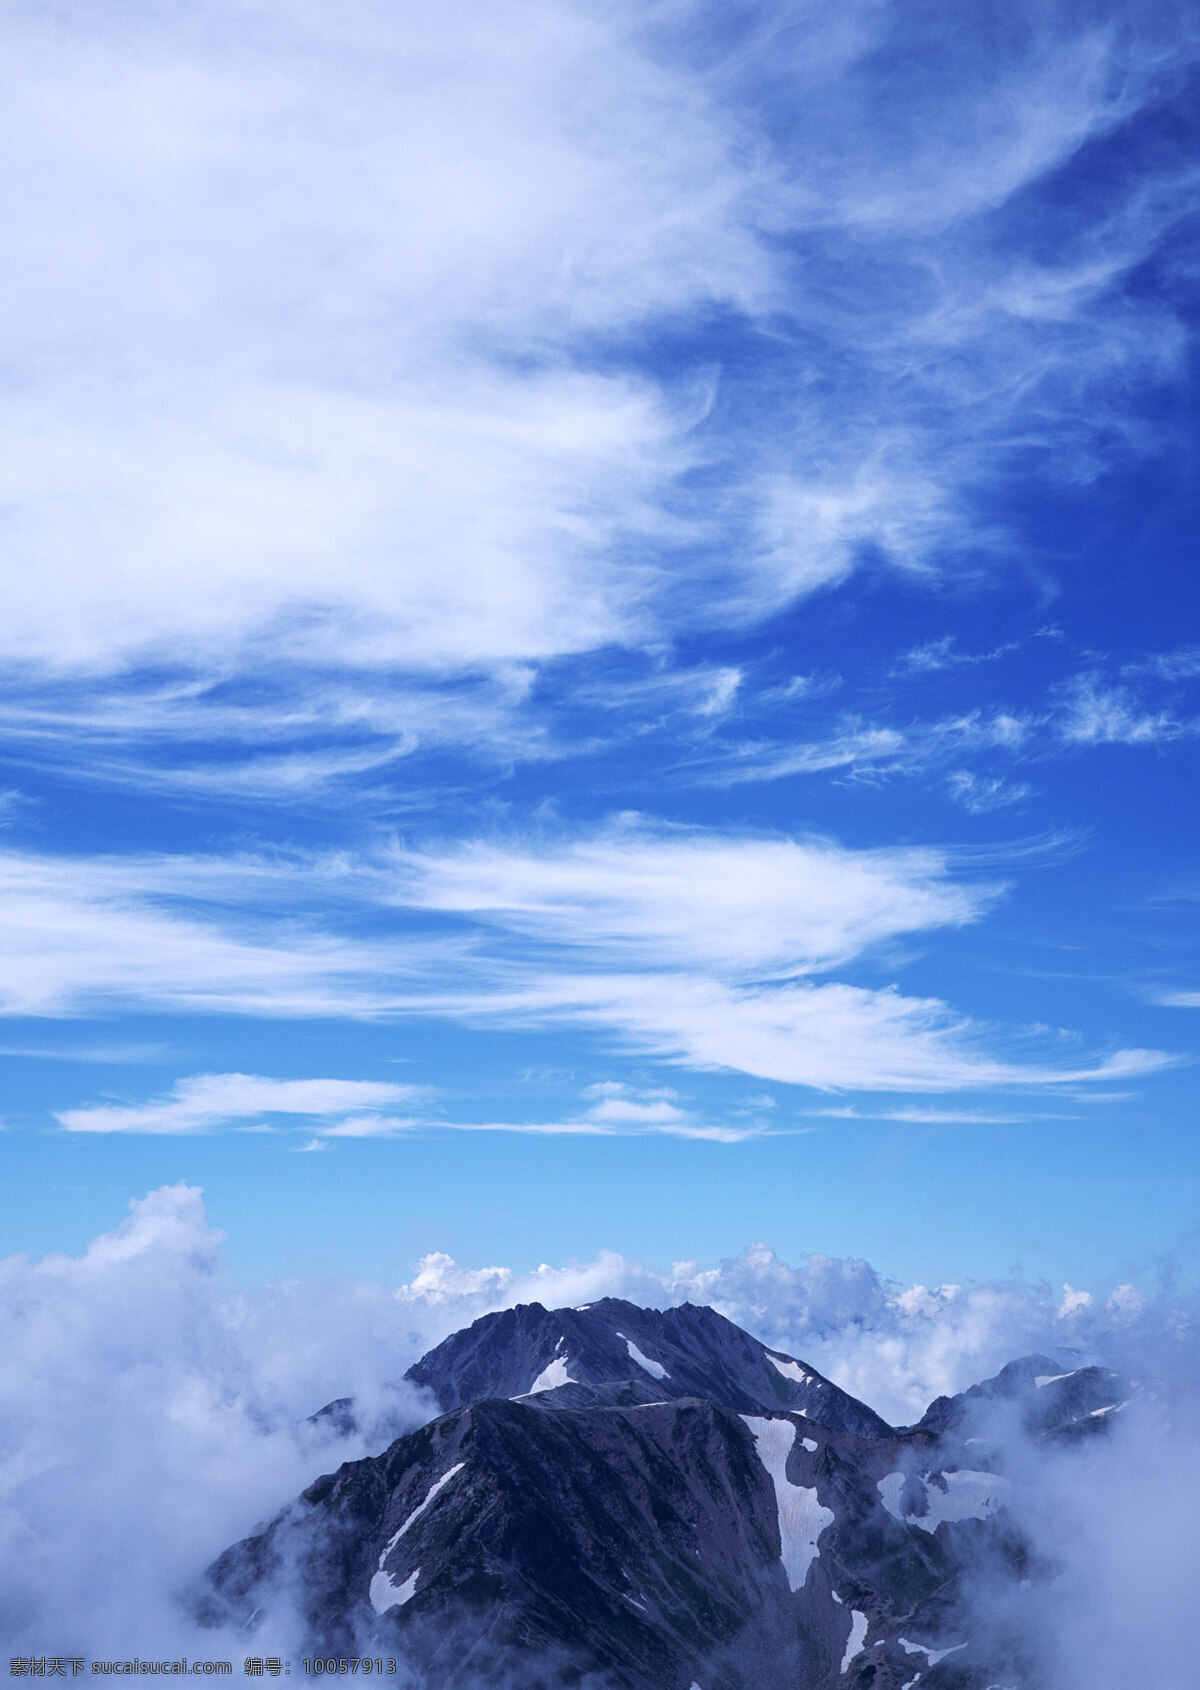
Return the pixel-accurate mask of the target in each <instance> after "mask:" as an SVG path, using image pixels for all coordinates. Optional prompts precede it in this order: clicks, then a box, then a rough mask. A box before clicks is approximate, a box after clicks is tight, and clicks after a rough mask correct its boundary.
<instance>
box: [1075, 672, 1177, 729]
mask: <svg viewBox="0 0 1200 1690" xmlns="http://www.w3.org/2000/svg"><path fill="white" fill-rule="evenodd" d="M1058 725H1059V732H1060V733H1061V735H1062V737H1063V739H1064V740H1066V741H1067V743H1068V744H1075V745H1157V744H1161V743H1162V742H1163V741H1166V740H1173V739H1179V738H1181V737H1182V736H1183V735H1185V734H1195V733H1197V732H1200V723H1196V722H1181V721H1179V720H1178V719H1177V718H1176V717H1174V716H1172V715H1171V714H1170V712H1169V711H1165V710H1158V711H1154V710H1147V709H1146V708H1145V707H1144V705H1143V704H1142V702H1141V700H1140V699H1138V698H1137V697H1136V695H1135V694H1134V693H1132V692H1131V691H1130V690H1129V688H1128V687H1115V686H1111V685H1109V684H1107V683H1106V682H1105V681H1104V680H1103V679H1102V678H1101V677H1100V676H1099V675H1080V676H1078V677H1077V679H1075V680H1074V681H1072V682H1071V683H1070V685H1069V686H1067V687H1066V688H1065V689H1064V707H1063V710H1062V714H1061V717H1060V720H1059V724H1058Z"/></svg>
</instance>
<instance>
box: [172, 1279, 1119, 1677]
mask: <svg viewBox="0 0 1200 1690" xmlns="http://www.w3.org/2000/svg"><path fill="white" fill-rule="evenodd" d="M405 1379H406V1381H407V1382H408V1383H409V1384H412V1385H415V1386H417V1387H419V1388H420V1389H422V1390H424V1391H426V1392H428V1393H429V1394H430V1396H431V1397H432V1399H433V1401H434V1402H435V1403H436V1406H437V1408H438V1409H439V1410H440V1413H438V1414H437V1416H436V1417H435V1418H434V1419H433V1420H432V1421H431V1422H430V1423H429V1424H428V1425H426V1426H424V1427H422V1428H421V1429H419V1430H417V1431H413V1432H407V1433H405V1434H404V1435H402V1436H400V1437H398V1438H397V1439H396V1440H395V1441H394V1442H392V1443H391V1444H390V1445H389V1446H388V1447H387V1448H386V1449H385V1450H383V1451H382V1452H381V1453H380V1454H379V1455H377V1456H371V1457H368V1458H366V1459H363V1460H359V1461H353V1462H348V1463H346V1464H344V1465H343V1466H342V1467H340V1468H339V1469H338V1470H337V1471H336V1472H335V1473H330V1474H326V1475H324V1476H323V1477H321V1478H318V1479H317V1480H316V1481H315V1482H314V1483H313V1484H311V1485H310V1486H309V1487H308V1488H307V1489H306V1490H305V1491H304V1492H303V1494H302V1495H301V1496H300V1497H299V1498H298V1499H297V1501H296V1502H295V1503H294V1504H292V1505H291V1506H290V1507H289V1508H287V1509H285V1510H284V1511H283V1512H282V1513H281V1514H280V1515H278V1516H277V1518H276V1519H275V1520H274V1521H272V1522H271V1523H270V1525H269V1526H268V1527H267V1528H266V1529H265V1530H263V1531H261V1532H259V1533H257V1534H255V1535H254V1536H252V1537H251V1538H249V1539H246V1540H244V1541H243V1542H241V1543H238V1544H235V1545H233V1546H231V1547H230V1549H229V1550H227V1551H226V1552H225V1553H224V1554H223V1555H222V1556H221V1557H219V1559H218V1560H217V1562H216V1563H215V1564H214V1566H213V1567H212V1569H211V1570H210V1574H209V1577H208V1581H207V1588H206V1589H205V1590H204V1591H203V1592H202V1593H201V1594H200V1596H199V1597H198V1600H197V1611H198V1613H199V1615H200V1617H201V1618H202V1619H203V1620H205V1621H206V1622H207V1623H209V1624H212V1625H226V1626H228V1625H235V1626H237V1627H240V1628H242V1629H244V1630H245V1632H246V1633H247V1634H248V1635H257V1634H258V1633H259V1632H260V1631H262V1630H263V1629H264V1627H265V1628H266V1629H267V1630H270V1629H271V1627H276V1628H277V1627H278V1625H279V1623H280V1620H279V1610H280V1606H281V1604H283V1605H287V1606H290V1607H291V1608H292V1609H293V1611H294V1612H293V1615H292V1616H291V1619H290V1623H291V1624H293V1625H295V1626H297V1627H298V1634H299V1636H300V1639H301V1641H300V1642H299V1644H298V1647H300V1648H301V1649H302V1650H303V1652H304V1654H305V1655H308V1656H313V1655H324V1656H342V1655H359V1656H362V1655H378V1654H379V1653H380V1652H381V1651H383V1652H385V1653H387V1654H388V1655H390V1656H393V1657H395V1658H396V1659H397V1660H398V1661H399V1662H400V1663H401V1670H402V1672H403V1673H405V1674H407V1675H408V1676H409V1678H410V1679H411V1682H412V1683H413V1684H414V1685H421V1686H428V1687H430V1690H433V1687H434V1686H437V1687H439V1690H473V1687H475V1686H482V1685H485V1684H486V1685H494V1684H497V1683H507V1682H511V1683H512V1684H514V1685H522V1686H525V1687H528V1690H533V1687H534V1686H538V1687H540V1686H546V1687H550V1686H555V1687H557V1686H564V1687H565V1686H568V1685H579V1684H583V1683H587V1684H589V1685H595V1686H597V1687H599V1686H603V1687H605V1690H609V1687H611V1690H693V1687H697V1690H791V1687H792V1686H795V1685H797V1684H802V1685H803V1686H805V1690H827V1687H828V1690H833V1687H834V1686H841V1685H845V1686H847V1687H853V1690H867V1687H868V1686H870V1687H873V1690H912V1686H915V1685H917V1684H920V1685H922V1686H923V1687H925V1690H939V1687H940V1690H988V1687H989V1686H995V1685H997V1684H999V1683H1003V1684H1004V1685H1006V1686H1007V1685H1011V1686H1013V1687H1025V1686H1029V1687H1031V1690H1032V1687H1040V1686H1044V1685H1048V1683H1049V1680H1048V1679H1047V1677H1046V1671H1047V1662H1046V1661H1045V1660H1044V1659H1043V1658H1039V1651H1038V1649H1037V1648H1036V1647H1035V1646H1034V1644H1033V1642H1032V1640H1031V1638H1030V1636H1029V1635H1028V1634H1027V1631H1026V1629H1025V1628H1024V1627H1023V1626H1022V1617H1021V1612H1020V1609H1021V1599H1022V1596H1023V1595H1025V1594H1026V1593H1034V1592H1037V1593H1040V1592H1041V1591H1043V1590H1045V1589H1046V1588H1048V1587H1049V1586H1050V1585H1051V1584H1052V1582H1053V1580H1054V1578H1055V1577H1056V1576H1057V1575H1058V1573H1059V1572H1060V1570H1061V1569H1060V1568H1059V1567H1058V1566H1056V1565H1055V1564H1054V1563H1053V1562H1051V1561H1049V1560H1047V1559H1046V1558H1045V1557H1044V1556H1041V1555H1039V1553H1038V1551H1037V1549H1036V1548H1035V1546H1034V1544H1033V1543H1032V1541H1031V1540H1030V1539H1029V1537H1028V1536H1027V1535H1026V1534H1025V1533H1024V1532H1023V1530H1022V1529H1021V1526H1020V1524H1019V1511H1018V1512H1014V1510H1013V1508H1012V1506H1011V1502H1012V1499H1013V1492H1014V1488H1015V1487H1016V1488H1018V1489H1019V1487H1020V1486H1021V1485H1022V1484H1024V1483H1028V1475H1027V1474H1023V1473H1021V1472H1020V1471H1019V1460H1018V1462H1017V1463H1016V1465H1014V1459H1013V1452H1014V1450H1015V1449H1016V1447H1017V1446H1019V1445H1024V1446H1028V1447H1029V1448H1030V1449H1032V1448H1036V1447H1037V1446H1039V1445H1042V1446H1045V1445H1047V1444H1050V1443H1054V1444H1057V1445H1059V1446H1063V1447H1067V1448H1069V1447H1070V1446H1072V1445H1076V1444H1079V1443H1081V1442H1086V1441H1091V1440H1092V1439H1094V1438H1095V1437H1097V1436H1103V1435H1104V1434H1105V1432H1106V1431H1107V1429H1108V1428H1109V1427H1110V1426H1111V1424H1112V1422H1113V1417H1115V1416H1119V1415H1120V1414H1121V1413H1122V1411H1123V1409H1124V1406H1125V1405H1126V1403H1127V1402H1128V1400H1129V1398H1130V1395H1131V1391H1130V1387H1129V1386H1128V1385H1127V1384H1125V1383H1124V1382H1123V1381H1122V1380H1121V1379H1120V1378H1119V1377H1118V1376H1117V1375H1116V1374H1115V1373H1113V1372H1111V1371H1109V1370H1106V1369H1101V1368H1097V1367H1063V1366H1062V1365H1061V1364H1060V1362H1059V1361H1056V1360H1055V1359H1053V1358H1051V1357H1048V1356H1042V1355H1035V1356H1029V1357H1025V1358H1022V1359H1020V1360H1018V1361H1015V1362H1013V1363H1011V1364H1009V1365H1008V1366H1006V1367H1005V1368H1003V1369H1002V1370H1001V1372H1000V1373H999V1374H998V1375H996V1376H995V1377H994V1378H992V1379H989V1380H986V1381H983V1382H982V1383H980V1384H978V1385H976V1386H973V1387H971V1388H970V1389H968V1390H967V1391H965V1392H963V1393H960V1394H957V1395H954V1396H942V1397H939V1398H937V1399H936V1400H935V1401H934V1402H933V1403H932V1404H931V1405H930V1407H929V1409H928V1410H927V1412H926V1414H925V1415H924V1416H923V1418H922V1419H921V1421H920V1422H919V1423H918V1424H916V1425H914V1426H908V1427H892V1426H889V1425H888V1424H887V1423H886V1422H885V1421H884V1420H883V1419H882V1417H881V1416H879V1415H878V1414H876V1413H875V1412H874V1411H873V1410H872V1409H871V1408H869V1407H868V1406H867V1405H866V1404H864V1403H861V1402H859V1401H857V1400H856V1399H855V1398H854V1397H852V1396H850V1395H849V1394H848V1393H846V1392H845V1391H842V1390H840V1389H839V1388H838V1387H837V1386H836V1385H834V1384H833V1383H832V1382H831V1381H829V1380H828V1379H825V1378H823V1377H822V1376H821V1375H820V1374H819V1373H818V1372H817V1371H816V1370H815V1369H814V1368H812V1367H811V1366H809V1365H808V1364H807V1363H805V1362H802V1361H800V1360H798V1359H797V1358H796V1357H794V1356H791V1355H788V1354H786V1353H783V1352H779V1351H776V1350H773V1349H771V1348H769V1347H767V1346H766V1345H764V1344H762V1343H761V1342H759V1341H758V1340H757V1339H755V1338H753V1337H752V1336H751V1335H750V1334H749V1333H747V1332H745V1331H743V1330H742V1329H741V1328H740V1327H738V1326H736V1325H735V1324H734V1323H733V1322H731V1321H729V1320H727V1319H726V1318H724V1317H723V1316H722V1315H721V1314H719V1313H718V1312H717V1311H716V1310H714V1309H712V1308H708V1307H703V1306H695V1305H692V1304H687V1303H685V1304H683V1305H681V1306H679V1307H675V1308H670V1309H667V1310H663V1311H659V1310H655V1309H645V1308H639V1307H637V1306H636V1305H634V1304H633V1303H630V1302H627V1301H625V1300H623V1299H620V1298H614V1297H606V1298H602V1299H599V1300H598V1301H596V1302H594V1303H590V1304H586V1305H583V1306H581V1307H578V1308H574V1309H556V1310H548V1309H546V1308H544V1307H543V1306H542V1305H541V1304H540V1303H532V1304H524V1305H519V1306H517V1307H515V1308H510V1309H506V1310H503V1311H500V1312H496V1313H493V1314H489V1315H486V1316H484V1317H482V1318H481V1319H479V1320H477V1321H475V1322H474V1323H473V1324H472V1325H471V1326H469V1327H467V1328H465V1329H463V1330H462V1331H460V1332H457V1333H455V1334H453V1335H451V1336H450V1337H449V1338H447V1339H446V1340H445V1341H444V1342H442V1343H441V1344H439V1345H438V1346H436V1347H435V1348H434V1349H433V1350H431V1351H430V1352H429V1353H428V1354H427V1355H426V1356H424V1357H422V1359H421V1360H420V1361H418V1362H417V1363H416V1364H415V1365H414V1366H413V1367H411V1368H410V1369H409V1370H408V1372H407V1374H406V1375H405ZM355 1413H356V1405H355V1404H354V1403H353V1401H352V1400H349V1399H342V1400H340V1401H338V1402H335V1403H333V1404H330V1405H328V1406H327V1408H326V1409H325V1410H322V1411H320V1413H319V1414H318V1415H317V1416H316V1417H315V1420H316V1422H317V1423H318V1424H320V1423H321V1422H322V1421H323V1420H330V1421H334V1422H336V1423H338V1424H340V1425H343V1426H350V1425H352V1424H353V1423H354V1420H355ZM985 1590H986V1591H987V1592H988V1600H987V1602H986V1603H985V1601H984V1600H983V1592H984V1591H985ZM1036 1599H1037V1598H1036V1595H1031V1598H1030V1600H1031V1601H1035V1600H1036ZM1005 1609H1007V1610H1008V1611H1007V1612H1004V1613H1003V1614H1002V1611H1003V1610H1005Z"/></svg>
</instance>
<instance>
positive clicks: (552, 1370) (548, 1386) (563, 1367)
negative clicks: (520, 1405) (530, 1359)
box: [525, 1356, 579, 1397]
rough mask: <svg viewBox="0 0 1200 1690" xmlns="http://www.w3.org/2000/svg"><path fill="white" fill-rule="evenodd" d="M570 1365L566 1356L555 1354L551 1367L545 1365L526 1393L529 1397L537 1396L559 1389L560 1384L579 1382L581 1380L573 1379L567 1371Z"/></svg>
mask: <svg viewBox="0 0 1200 1690" xmlns="http://www.w3.org/2000/svg"><path fill="white" fill-rule="evenodd" d="M568 1365H569V1364H568V1362H567V1358H566V1356H555V1358H554V1360H553V1361H552V1362H551V1363H550V1365H549V1367H543V1369H542V1371H541V1372H540V1373H539V1374H538V1376H537V1378H536V1379H535V1380H534V1381H533V1384H532V1385H531V1386H530V1387H529V1389H528V1390H527V1391H526V1393H525V1395H526V1396H527V1397H536V1396H540V1394H541V1393H542V1392H543V1391H553V1390H557V1388H558V1386H559V1385H576V1384H578V1383H579V1381H578V1380H577V1379H572V1377H571V1375H570V1373H569V1372H568V1371H567V1368H568Z"/></svg>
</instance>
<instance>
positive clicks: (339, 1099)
mask: <svg viewBox="0 0 1200 1690" xmlns="http://www.w3.org/2000/svg"><path fill="white" fill-rule="evenodd" d="M424 1095H425V1092H424V1091H423V1089H422V1088H421V1087H419V1086H399V1085H392V1084H387V1083H385V1082H383V1081H378V1080H270V1079H264V1078H263V1077H262V1076H261V1075H258V1074H194V1075H192V1076H191V1077H190V1078H188V1079H185V1080H179V1081H177V1082H176V1084H175V1085H174V1087H173V1088H172V1090H171V1093H170V1095H169V1096H168V1097H164V1098H157V1099H155V1100H154V1101H152V1102H150V1103H142V1104H111V1103H106V1104H94V1105H92V1106H91V1107H90V1108H86V1109H64V1110H62V1111H60V1112H59V1114H58V1117H57V1119H58V1120H59V1121H60V1122H61V1123H62V1125H63V1126H64V1127H65V1128H66V1129H67V1131H68V1132H72V1133H199V1132H205V1131H207V1130H208V1129H209V1128H210V1127H217V1126H223V1125H225V1124H227V1123H229V1122H231V1121H246V1120H257V1119H259V1118H261V1117H262V1116H264V1115H304V1116H313V1115H323V1116H327V1115H348V1116H351V1117H352V1118H351V1119H349V1120H348V1121H346V1122H343V1123H340V1124H339V1127H335V1128H330V1129H328V1130H330V1131H338V1130H341V1131H342V1132H344V1133H353V1131H354V1127H355V1124H356V1120H355V1118H356V1117H357V1115H358V1112H359V1111H364V1110H369V1109H374V1108H378V1107H379V1105H380V1104H386V1103H398V1102H400V1101H402V1100H405V1099H411V1098H414V1097H423V1096H424Z"/></svg>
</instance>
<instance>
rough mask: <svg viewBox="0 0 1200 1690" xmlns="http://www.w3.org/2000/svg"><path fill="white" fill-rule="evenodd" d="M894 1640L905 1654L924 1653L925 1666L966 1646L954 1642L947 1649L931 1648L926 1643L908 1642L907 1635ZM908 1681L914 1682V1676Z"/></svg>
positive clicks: (929, 1665)
mask: <svg viewBox="0 0 1200 1690" xmlns="http://www.w3.org/2000/svg"><path fill="white" fill-rule="evenodd" d="M896 1642H897V1643H898V1644H899V1645H900V1647H901V1648H902V1649H903V1650H904V1652H905V1654H907V1655H924V1656H925V1657H926V1666H927V1667H935V1666H936V1665H937V1664H938V1662H939V1661H944V1660H945V1658H946V1656H947V1655H957V1654H958V1651H959V1650H960V1649H965V1648H966V1644H965V1643H954V1644H952V1645H951V1646H950V1648H949V1649H931V1648H930V1646H929V1644H928V1643H910V1642H909V1641H908V1639H907V1637H898V1638H897V1639H896ZM919 1676H920V1675H919V1674H918V1677H919ZM909 1682H910V1683H912V1684H915V1683H916V1682H917V1680H916V1679H915V1678H914V1679H910V1680H909Z"/></svg>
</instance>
